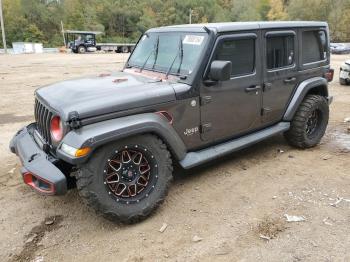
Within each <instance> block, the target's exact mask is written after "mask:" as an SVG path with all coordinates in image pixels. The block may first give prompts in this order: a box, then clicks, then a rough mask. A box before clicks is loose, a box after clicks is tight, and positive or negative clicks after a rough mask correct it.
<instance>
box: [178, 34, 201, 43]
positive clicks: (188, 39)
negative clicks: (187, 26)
mask: <svg viewBox="0 0 350 262" xmlns="http://www.w3.org/2000/svg"><path fill="white" fill-rule="evenodd" d="M203 39H204V36H202V35H186V36H185V38H184V40H183V41H182V43H183V44H188V45H201V44H202V43H203Z"/></svg>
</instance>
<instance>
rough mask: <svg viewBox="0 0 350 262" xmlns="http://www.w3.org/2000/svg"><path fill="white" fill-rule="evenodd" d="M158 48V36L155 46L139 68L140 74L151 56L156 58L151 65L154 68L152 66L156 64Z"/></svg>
mask: <svg viewBox="0 0 350 262" xmlns="http://www.w3.org/2000/svg"><path fill="white" fill-rule="evenodd" d="M158 46H159V35H158V37H157V42H156V45H155V47H154V48H153V50H152V51H151V52H150V54H149V55H148V56H147V59H146V60H145V62H144V63H143V65H142V67H141V68H140V73H141V72H142V70H143V69H144V68H145V66H146V64H147V62H148V60H149V59H150V57H151V56H152V54H154V53H155V54H156V57H155V60H154V63H153V67H152V68H154V65H155V63H156V59H157V56H158Z"/></svg>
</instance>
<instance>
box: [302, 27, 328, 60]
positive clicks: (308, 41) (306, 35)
mask: <svg viewBox="0 0 350 262" xmlns="http://www.w3.org/2000/svg"><path fill="white" fill-rule="evenodd" d="M302 38H303V39H302V44H303V46H302V62H303V64H308V63H313V62H318V61H322V60H325V59H326V58H327V37H326V33H325V31H322V30H315V31H304V32H303V36H302Z"/></svg>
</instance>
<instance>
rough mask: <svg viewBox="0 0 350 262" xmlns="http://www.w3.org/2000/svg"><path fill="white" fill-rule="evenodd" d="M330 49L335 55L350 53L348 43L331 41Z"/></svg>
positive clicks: (349, 44)
mask: <svg viewBox="0 0 350 262" xmlns="http://www.w3.org/2000/svg"><path fill="white" fill-rule="evenodd" d="M330 50H331V53H332V54H336V55H342V54H350V43H331V44H330Z"/></svg>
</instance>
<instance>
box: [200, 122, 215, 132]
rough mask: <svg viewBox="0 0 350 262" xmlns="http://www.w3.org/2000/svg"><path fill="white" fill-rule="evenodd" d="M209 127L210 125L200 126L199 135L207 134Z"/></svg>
mask: <svg viewBox="0 0 350 262" xmlns="http://www.w3.org/2000/svg"><path fill="white" fill-rule="evenodd" d="M211 127H212V125H211V123H205V124H202V125H201V126H200V132H201V133H206V132H209V131H210V130H211Z"/></svg>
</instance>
